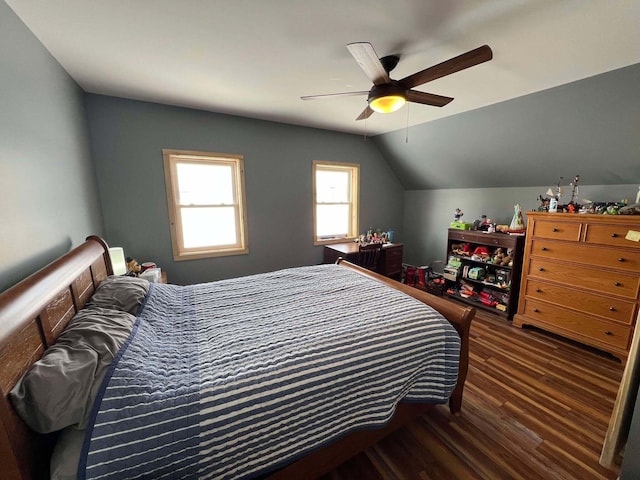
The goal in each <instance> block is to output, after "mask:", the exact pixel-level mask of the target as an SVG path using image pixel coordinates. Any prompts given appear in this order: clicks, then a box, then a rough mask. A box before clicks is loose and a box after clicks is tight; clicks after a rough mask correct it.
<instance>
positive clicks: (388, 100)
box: [369, 95, 407, 113]
mask: <svg viewBox="0 0 640 480" xmlns="http://www.w3.org/2000/svg"><path fill="white" fill-rule="evenodd" d="M405 103H407V99H406V98H404V97H403V96H402V95H384V96H382V97H376V98H372V99H370V100H369V106H370V107H371V110H373V111H374V112H378V113H391V112H395V111H396V110H400V109H401V108H402V107H403V106H404V104H405Z"/></svg>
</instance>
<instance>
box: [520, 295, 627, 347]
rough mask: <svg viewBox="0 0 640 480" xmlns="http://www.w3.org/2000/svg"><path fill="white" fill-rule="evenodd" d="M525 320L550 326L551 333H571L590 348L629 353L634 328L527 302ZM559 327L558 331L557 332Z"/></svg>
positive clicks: (544, 304)
mask: <svg viewBox="0 0 640 480" xmlns="http://www.w3.org/2000/svg"><path fill="white" fill-rule="evenodd" d="M523 311H524V316H526V317H529V318H531V319H534V320H535V323H536V324H537V323H538V322H539V323H543V324H546V325H548V326H549V327H551V328H549V330H552V331H557V332H558V333H561V334H565V333H569V335H568V336H569V337H571V338H575V339H577V340H581V341H584V342H585V343H590V344H594V343H595V344H596V345H598V344H606V345H609V346H612V347H617V348H621V349H623V350H626V349H627V348H628V346H629V340H630V338H631V333H632V328H631V327H628V326H625V325H620V324H618V323H612V322H607V321H605V320H598V319H595V318H591V317H588V316H586V315H584V314H581V313H576V312H572V311H570V310H565V309H562V308H560V307H556V306H553V305H551V304H547V303H544V302H538V301H535V300H529V299H527V300H525V305H524V310H523ZM554 327H555V328H554Z"/></svg>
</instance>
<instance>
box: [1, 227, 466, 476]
mask: <svg viewBox="0 0 640 480" xmlns="http://www.w3.org/2000/svg"><path fill="white" fill-rule="evenodd" d="M336 263H340V264H341V265H343V266H344V267H346V268H351V269H353V270H355V271H357V272H359V273H360V274H362V275H366V276H368V277H371V278H374V279H376V280H379V281H381V282H384V283H386V284H388V285H390V286H392V287H394V288H396V289H398V290H401V291H403V292H405V293H407V294H409V295H411V296H413V297H415V298H417V299H419V300H420V301H422V302H424V303H426V304H428V305H431V306H432V307H434V308H435V309H436V310H438V311H439V312H440V313H442V314H443V315H444V316H445V317H446V318H447V319H448V320H449V321H450V322H451V323H452V325H453V326H454V327H455V328H456V330H457V331H458V333H459V334H460V337H461V338H462V350H461V355H460V367H459V375H458V383H457V386H456V388H455V390H454V393H453V395H452V396H451V399H450V401H449V408H450V410H451V412H453V413H456V412H458V411H459V410H460V408H461V406H462V391H463V388H464V381H465V379H466V375H467V368H468V348H469V342H468V336H469V328H470V324H471V319H472V318H473V316H474V315H475V310H474V309H473V308H470V307H463V306H461V305H457V304H454V303H452V302H450V301H448V300H445V299H443V298H440V297H436V296H433V295H430V294H428V293H425V292H422V291H420V290H417V289H414V288H411V287H407V286H406V285H403V284H401V283H398V282H396V281H394V280H391V279H389V278H386V277H383V276H381V275H378V274H376V273H373V272H370V271H368V270H365V269H362V268H360V267H357V266H355V265H353V264H350V263H349V262H346V261H342V260H341V259H339V260H338V262H336ZM111 274H113V271H112V268H111V261H110V259H109V249H108V246H107V244H106V243H105V242H104V240H102V239H101V238H100V237H96V236H90V237H88V238H87V241H86V242H85V243H83V244H82V245H80V246H78V247H77V248H75V249H73V250H72V251H70V252H69V253H67V254H66V255H64V256H62V257H60V258H59V259H58V260H56V261H54V262H52V263H51V264H49V265H48V266H46V267H44V268H43V269H41V270H39V271H38V272H36V273H34V274H33V275H31V276H30V277H28V278H26V279H25V280H23V281H22V282H20V283H18V284H16V285H14V286H13V287H11V288H10V289H8V290H6V291H5V292H3V293H2V294H0V392H1V393H2V399H1V400H0V468H1V469H2V478H5V479H10V480H14V479H15V480H34V479H47V478H49V459H50V457H51V450H52V448H53V444H54V442H55V434H51V435H39V434H37V433H34V432H33V431H31V430H30V429H29V428H28V427H27V426H26V425H25V424H24V423H23V422H22V420H21V419H20V418H19V417H18V415H17V414H16V412H15V411H14V409H13V406H12V404H11V402H10V400H9V398H8V394H9V392H10V391H11V389H12V388H13V387H14V386H15V385H16V383H17V381H18V380H19V379H20V377H21V376H22V375H23V374H24V373H25V372H26V371H27V370H28V369H29V367H30V366H31V365H33V363H35V362H36V361H37V360H38V359H39V358H40V357H41V356H42V354H43V353H44V351H45V349H46V348H47V347H48V346H50V345H51V344H53V343H54V342H55V340H56V338H57V337H58V335H59V334H60V332H61V331H62V330H63V329H64V328H65V327H66V325H67V323H68V322H69V320H71V318H72V317H73V316H74V315H75V313H76V312H77V311H78V310H80V309H82V308H83V307H84V305H85V303H86V301H87V300H88V299H89V298H90V297H91V295H92V294H93V292H94V291H95V288H96V287H97V286H98V284H99V283H100V282H101V281H102V280H103V279H104V278H106V277H107V276H108V275H111ZM431 407H433V405H422V404H415V403H401V404H400V405H399V406H398V409H397V411H396V414H395V415H394V417H393V419H392V420H391V421H390V422H389V423H388V424H387V425H386V426H385V427H383V428H379V429H374V430H366V431H364V430H363V431H358V432H355V433H352V434H350V435H347V436H345V437H343V438H341V439H340V440H338V441H337V442H334V443H332V444H331V445H328V446H327V447H324V448H321V449H318V450H316V451H314V452H312V453H311V454H309V455H307V456H305V457H303V458H302V459H300V460H298V461H296V462H294V463H292V464H290V465H288V466H287V467H285V468H283V469H281V470H278V471H277V472H275V473H274V474H272V475H271V476H269V478H273V479H294V478H296V479H297V478H314V477H317V476H320V475H322V474H324V473H327V472H328V471H330V470H332V469H333V468H335V467H336V466H338V465H340V464H341V463H343V462H344V461H346V460H348V459H349V458H350V457H352V456H353V455H355V454H357V453H358V452H360V451H362V450H364V449H365V448H367V447H368V446H370V445H373V444H374V443H376V442H377V441H378V440H380V439H381V438H383V437H384V436H385V435H387V434H388V433H390V432H391V431H393V430H395V429H396V428H398V427H400V426H402V425H404V424H405V423H406V422H408V421H410V420H411V419H413V418H415V417H416V416H418V415H421V414H423V413H424V412H426V411H427V410H428V409H429V408H431Z"/></svg>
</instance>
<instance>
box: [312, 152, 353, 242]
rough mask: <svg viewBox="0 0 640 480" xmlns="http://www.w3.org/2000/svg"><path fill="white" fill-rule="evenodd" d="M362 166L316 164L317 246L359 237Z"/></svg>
mask: <svg viewBox="0 0 640 480" xmlns="http://www.w3.org/2000/svg"><path fill="white" fill-rule="evenodd" d="M359 173H360V166H359V165H357V164H353V163H336V162H321V161H314V162H313V216H314V218H313V228H314V244H315V245H323V244H326V243H338V242H343V241H345V240H352V239H354V238H356V237H357V236H358V192H359V184H360V180H359V177H360V175H359Z"/></svg>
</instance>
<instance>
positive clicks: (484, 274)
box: [444, 228, 525, 319]
mask: <svg viewBox="0 0 640 480" xmlns="http://www.w3.org/2000/svg"><path fill="white" fill-rule="evenodd" d="M524 243H525V242H524V235H523V234H520V235H512V234H508V233H487V232H484V231H477V230H476V231H468V230H457V229H452V228H450V229H449V234H448V237H447V257H448V263H447V265H446V267H445V270H444V277H445V280H446V284H445V292H444V293H445V295H446V296H447V297H449V298H453V299H455V300H458V301H461V302H463V303H467V304H470V305H473V306H474V307H476V308H480V309H482V310H487V311H490V312H493V313H496V314H498V315H501V316H504V317H507V318H509V319H511V318H512V317H513V315H514V314H515V313H516V312H517V310H518V296H519V287H520V275H521V273H522V256H523V252H524Z"/></svg>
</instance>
